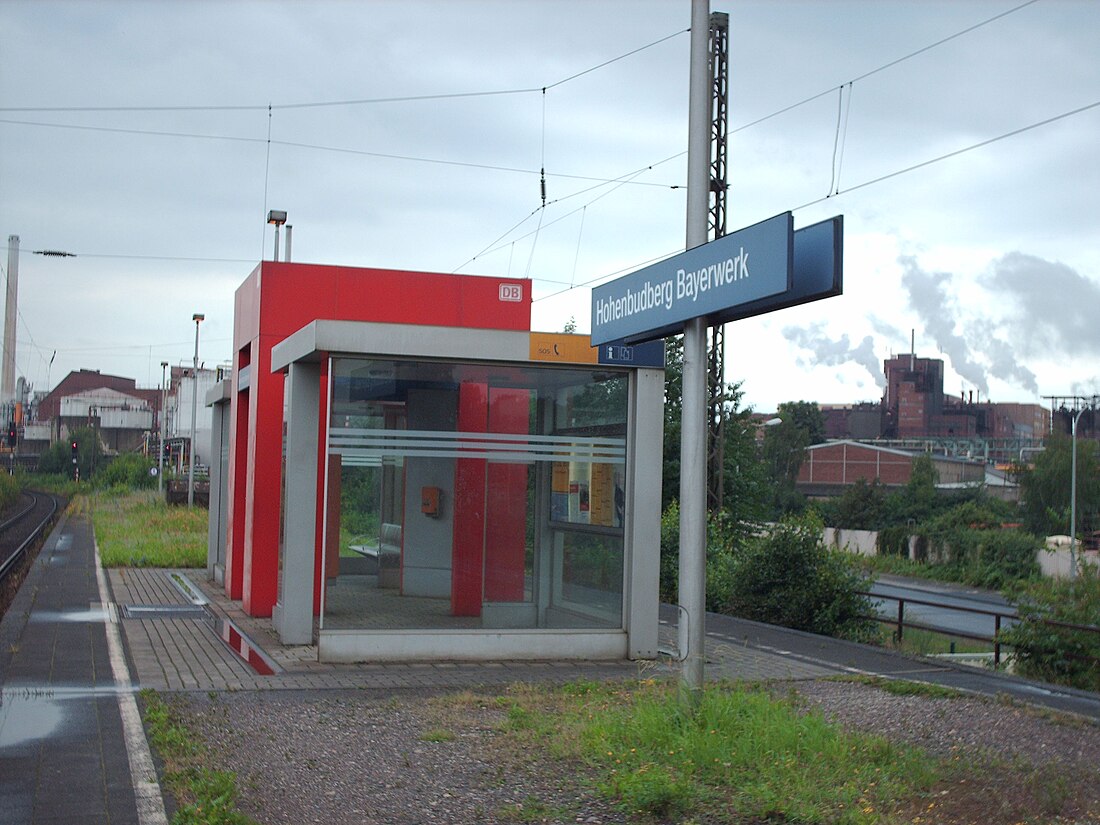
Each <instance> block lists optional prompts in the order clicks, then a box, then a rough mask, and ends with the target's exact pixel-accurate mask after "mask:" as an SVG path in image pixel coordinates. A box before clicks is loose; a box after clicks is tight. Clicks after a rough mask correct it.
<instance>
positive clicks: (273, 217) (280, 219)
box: [267, 209, 290, 263]
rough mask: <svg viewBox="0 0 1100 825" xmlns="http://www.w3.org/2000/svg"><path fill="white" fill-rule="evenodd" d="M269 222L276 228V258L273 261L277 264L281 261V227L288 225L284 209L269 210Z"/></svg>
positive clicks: (288, 228)
mask: <svg viewBox="0 0 1100 825" xmlns="http://www.w3.org/2000/svg"><path fill="white" fill-rule="evenodd" d="M267 222H268V223H270V224H274V226H275V257H274V258H273V259H272V260H274V261H275V262H276V263H277V262H278V261H279V227H280V226H282V225H283V224H284V223H286V212H285V211H284V210H282V209H271V210H269V211H268V213H267ZM289 230H290V227H289V226H288V227H287V231H289ZM288 257H289V256H288Z"/></svg>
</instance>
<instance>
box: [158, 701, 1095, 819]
mask: <svg viewBox="0 0 1100 825" xmlns="http://www.w3.org/2000/svg"><path fill="white" fill-rule="evenodd" d="M771 689H772V690H773V691H774V692H776V694H777V695H780V696H787V695H791V694H792V691H793V693H794V694H796V695H797V701H799V702H801V703H803V704H804V705H805V706H806V707H809V708H816V709H819V710H820V711H821V712H822V713H824V714H825V716H826V717H828V718H830V719H832V720H834V721H835V722H837V723H838V724H840V725H842V726H844V727H846V728H849V729H853V730H860V731H864V732H870V733H875V734H878V735H881V736H884V737H886V738H888V739H890V740H891V741H896V742H906V743H910V744H913V745H916V746H919V747H921V748H923V749H925V750H927V751H928V752H929V753H930V754H934V755H936V756H940V757H944V758H946V759H948V760H955V761H960V762H962V763H963V764H965V765H967V766H969V767H972V768H975V769H976V772H975V771H971V772H970V773H969V774H967V775H966V776H965V777H964V778H963V779H962V780H961V781H958V780H950V781H948V782H946V783H945V784H944V785H943V787H940V788H937V789H936V791H935V793H934V794H933V795H932V798H933V799H934V801H933V802H931V803H928V800H927V799H922V800H920V801H918V802H915V803H914V807H913V810H912V811H910V812H905V811H902V812H900V814H899V815H900V816H901V819H899V821H904V822H914V823H922V825H927V824H928V823H951V824H952V825H955V823H964V822H975V823H979V822H980V823H981V825H996V823H1000V822H1006V823H1008V822H1017V821H1031V822H1051V823H1055V822H1080V823H1087V822H1100V782H1098V775H1100V774H1098V769H1097V766H1098V765H1100V729H1098V728H1097V727H1096V726H1095V725H1093V724H1090V723H1084V722H1078V721H1076V720H1065V719H1056V718H1054V717H1051V716H1050V715H1049V714H1040V713H1038V712H1036V711H1034V710H1031V709H1027V708H1022V707H1019V706H1015V705H1011V704H1006V703H1003V702H999V701H996V700H990V699H983V698H973V697H967V696H959V697H949V698H938V697H933V696H930V695H922V694H917V695H896V694H894V693H891V692H887V691H885V690H883V689H881V688H880V687H877V686H873V685H868V684H862V683H856V682H850V681H829V680H821V681H804V682H791V683H781V684H774V683H773V684H772V685H771ZM488 696H489V694H486V697H488ZM176 706H177V709H178V710H179V711H180V712H181V713H182V714H183V717H184V719H185V721H186V724H187V726H188V727H189V728H190V729H191V730H192V732H193V733H194V734H195V735H196V736H197V737H199V738H201V739H202V740H204V741H205V742H206V743H207V745H208V746H209V748H210V749H211V754H212V761H213V763H214V764H215V766H217V767H222V768H226V769H229V770H233V771H235V772H236V773H237V775H238V787H239V790H240V793H241V804H240V808H241V810H242V811H243V812H245V813H247V814H249V815H250V816H252V817H254V818H255V819H256V820H257V821H258V822H260V823H263V825H281V824H282V823H286V825H291V824H292V823H310V822H324V823H329V824H330V825H341V824H342V823H349V825H350V823H356V825H359V824H360V823H379V824H381V823H387V824H388V823H394V824H395V825H403V824H404V823H410V825H411V824H412V823H435V822H440V823H443V822H446V823H456V825H457V824H459V823H504V822H517V821H526V822H562V823H565V822H581V823H618V822H631V821H635V820H634V819H631V818H630V817H628V816H626V815H624V814H622V813H620V812H619V811H618V810H616V809H615V808H614V806H613V805H612V804H611V802H609V801H607V800H604V799H601V798H599V797H598V796H596V795H595V792H594V791H592V790H590V783H588V782H587V781H585V777H583V776H579V775H578V771H579V770H580V769H579V768H578V767H577V766H573V765H568V764H564V763H561V762H560V761H557V760H554V759H553V758H551V757H550V756H549V755H548V754H546V751H545V743H542V742H537V741H532V742H530V743H529V745H526V746H524V747H521V749H520V751H519V752H518V753H517V751H516V748H515V745H514V744H507V743H505V741H504V739H503V738H502V737H501V735H500V734H499V733H498V730H499V726H500V723H501V721H502V719H503V711H502V710H501V708H500V706H499V705H497V704H496V703H494V702H493V701H491V699H489V698H486V699H485V701H478V700H477V699H476V698H475V699H471V698H470V696H469V695H466V697H465V698H464V699H463V701H461V702H458V703H455V704H454V705H450V706H449V705H448V703H446V702H433V701H431V697H429V696H426V695H423V694H422V693H420V692H412V691H409V692H403V693H392V692H391V693H389V694H385V695H382V694H380V693H377V692H372V691H344V690H341V691H317V692H304V691H265V692H239V693H224V694H216V695H206V694H181V695H179V696H178V697H177V699H176ZM441 708H442V710H441ZM448 708H449V709H448ZM974 776H977V777H979V779H980V781H975V780H974ZM929 805H930V806H929Z"/></svg>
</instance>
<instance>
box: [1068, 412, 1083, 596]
mask: <svg viewBox="0 0 1100 825" xmlns="http://www.w3.org/2000/svg"><path fill="white" fill-rule="evenodd" d="M1084 411H1085V408H1084V407H1082V408H1081V409H1080V410H1078V411H1077V414H1076V415H1075V416H1073V426H1072V427H1071V428H1070V431H1071V433H1072V435H1071V437H1070V453H1071V455H1072V458H1071V459H1070V471H1069V577H1070V578H1071V579H1076V578H1077V420H1078V419H1079V418H1080V417H1081V413H1083V412H1084Z"/></svg>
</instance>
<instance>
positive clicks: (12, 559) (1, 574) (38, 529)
mask: <svg viewBox="0 0 1100 825" xmlns="http://www.w3.org/2000/svg"><path fill="white" fill-rule="evenodd" d="M27 495H29V496H30V497H31V504H30V506H29V507H27V508H26V509H24V510H21V511H20V512H19V513H17V514H16V515H14V516H12V517H11V518H10V519H8V520H7V521H5V522H3V523H2V524H0V532H6V531H8V530H9V529H11V528H12V526H13V525H15V524H16V522H18V521H20V520H21V519H23V518H24V517H26V515H27V514H28V513H30V512H32V511H33V510H34V508H35V507H36V506H37V503H38V497H39V496H43V495H46V496H47V498H48V499H49V501H50V512H49V513H48V514H47V515H46V517H45V518H43V519H42V520H41V521H40V522H39V523H38V524H37V525H35V527H34V528H33V529H32V530H31V531H30V533H29V534H28V535H27V537H26V538H25V539H24V540H23V542H22V543H21V544H20V545H19V546H18V547H17V548H15V550H13V551H12V552H11V553H9V554H8V556H7V558H5V559H4V560H3V561H2V562H0V581H3V580H4V579H5V578H7V575H8V573H10V572H11V571H12V570H13V569H14V568H15V566H16V564H18V562H19V560H20V559H21V558H23V555H24V554H25V553H26V552H27V548H28V547H30V546H31V544H32V543H33V542H34V541H35V540H36V539H37V538H38V536H39V535H40V534H41V533H42V531H43V530H44V529H45V528H46V527H47V525H49V524H50V522H51V520H52V519H53V517H54V514H56V513H57V497H56V496H51V495H47V494H45V493H35V492H32V491H30V490H28V491H27Z"/></svg>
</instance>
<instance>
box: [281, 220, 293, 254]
mask: <svg viewBox="0 0 1100 825" xmlns="http://www.w3.org/2000/svg"><path fill="white" fill-rule="evenodd" d="M293 228H294V227H293V226H291V225H290V224H289V223H288V224H287V225H286V254H285V255H284V256H283V258H284V260H286V262H287V263H290V230H291V229H293Z"/></svg>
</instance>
